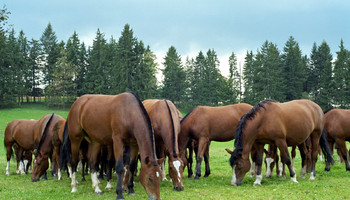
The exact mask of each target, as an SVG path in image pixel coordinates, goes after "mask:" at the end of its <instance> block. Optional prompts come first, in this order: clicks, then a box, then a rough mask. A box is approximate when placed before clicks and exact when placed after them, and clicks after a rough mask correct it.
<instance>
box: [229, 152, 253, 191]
mask: <svg viewBox="0 0 350 200" xmlns="http://www.w3.org/2000/svg"><path fill="white" fill-rule="evenodd" d="M226 151H227V152H228V153H229V154H231V158H230V164H231V167H232V180H231V185H233V186H238V185H241V184H242V180H243V178H244V176H245V174H246V173H247V172H248V171H249V169H250V161H249V158H243V157H242V152H240V151H238V150H237V149H235V150H234V151H233V152H232V151H231V150H229V149H226Z"/></svg>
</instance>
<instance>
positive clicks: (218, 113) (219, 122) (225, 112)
mask: <svg viewBox="0 0 350 200" xmlns="http://www.w3.org/2000/svg"><path fill="white" fill-rule="evenodd" d="M252 107H253V106H251V105H249V104H246V103H241V104H233V105H228V106H221V107H209V106H198V107H197V108H195V109H194V110H193V111H192V112H190V113H189V114H187V115H186V116H185V118H183V119H182V120H181V132H180V135H179V151H180V154H181V158H184V156H183V155H185V150H186V147H187V146H188V143H189V142H192V141H191V139H194V140H196V141H197V142H198V152H197V158H196V161H197V162H196V175H195V179H199V177H200V176H201V163H202V160H203V155H204V154H205V152H209V144H210V141H219V142H224V141H230V140H232V139H234V130H235V129H236V127H237V125H238V123H239V120H240V119H241V116H242V115H243V114H244V113H246V112H248V111H249V110H250V109H251V108H252ZM207 157H208V158H207V159H208V166H207V167H206V169H209V153H208V155H207ZM184 159H185V158H184ZM209 174H210V170H206V173H205V175H204V177H207V176H209Z"/></svg>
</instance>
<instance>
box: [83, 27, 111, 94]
mask: <svg viewBox="0 0 350 200" xmlns="http://www.w3.org/2000/svg"><path fill="white" fill-rule="evenodd" d="M106 45H107V44H106V39H105V38H104V34H103V33H101V32H100V30H99V29H98V30H97V33H96V37H95V39H94V41H93V44H92V48H91V49H90V51H89V65H88V66H87V72H86V81H85V90H86V91H87V92H88V93H93V94H105V92H106V91H107V90H108V87H107V80H106V78H107V76H108V75H107V72H108V70H107V68H106V66H107V60H106Z"/></svg>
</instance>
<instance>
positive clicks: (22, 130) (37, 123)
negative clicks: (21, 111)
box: [4, 115, 51, 176]
mask: <svg viewBox="0 0 350 200" xmlns="http://www.w3.org/2000/svg"><path fill="white" fill-rule="evenodd" d="M50 116H51V115H45V116H44V117H42V118H41V119H40V120H25V119H16V120H13V121H12V122H10V123H9V124H8V125H7V126H6V129H5V135H4V146H5V147H6V157H7V166H6V175H7V176H9V175H10V159H11V155H12V154H13V150H12V146H13V145H14V144H17V145H18V153H16V155H18V156H19V157H18V158H17V159H18V160H20V166H23V162H22V160H23V151H29V152H31V151H32V150H33V149H34V148H36V146H37V145H38V144H39V141H40V139H41V135H42V133H43V131H44V129H45V127H46V124H47V122H48V121H49V118H50ZM20 170H21V171H22V172H21V173H22V174H24V173H25V172H24V171H23V167H20Z"/></svg>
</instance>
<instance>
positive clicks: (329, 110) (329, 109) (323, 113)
mask: <svg viewBox="0 0 350 200" xmlns="http://www.w3.org/2000/svg"><path fill="white" fill-rule="evenodd" d="M333 109H334V108H331V109H328V110H326V111H325V112H324V113H323V114H326V113H328V112H329V111H331V110H333Z"/></svg>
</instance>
